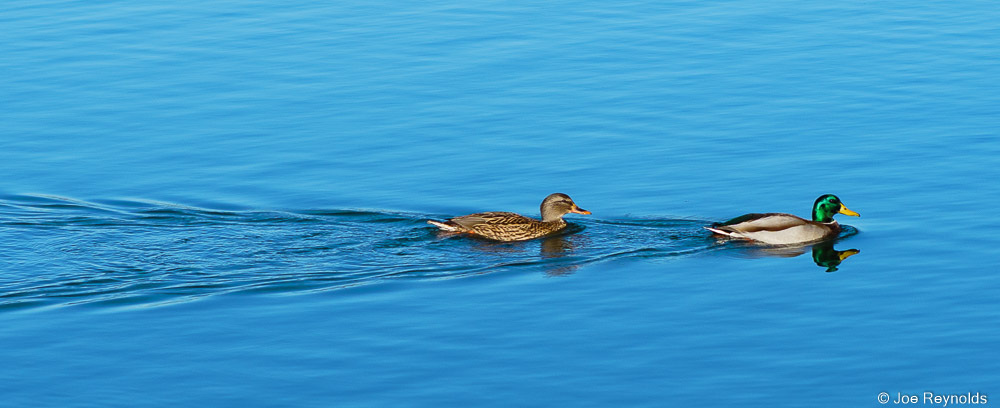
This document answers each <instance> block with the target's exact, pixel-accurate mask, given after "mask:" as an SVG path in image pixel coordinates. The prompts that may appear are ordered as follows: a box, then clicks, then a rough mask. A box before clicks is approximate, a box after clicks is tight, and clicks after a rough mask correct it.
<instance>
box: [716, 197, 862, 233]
mask: <svg viewBox="0 0 1000 408" xmlns="http://www.w3.org/2000/svg"><path fill="white" fill-rule="evenodd" d="M837 213H841V214H845V215H851V216H855V217H860V216H861V215H860V214H858V213H856V212H854V211H851V210H848V209H847V207H846V206H844V204H843V203H841V202H840V199H839V198H837V196H835V195H833V194H825V195H822V196H820V197H819V198H817V199H816V203H815V204H813V216H812V221H807V220H804V219H802V218H799V217H796V216H794V215H791V214H783V213H767V214H747V215H744V216H741V217H736V218H733V219H731V220H729V221H726V222H723V223H715V224H712V226H711V227H705V229H707V230H709V231H712V232H714V233H716V234H719V235H725V236H727V237H731V238H739V239H749V240H753V241H758V242H762V243H765V244H771V245H789V244H802V243H807V242H813V241H821V240H825V239H829V238H833V237H835V236H837V234H839V233H840V224H837V221H834V219H833V216H834V214H837Z"/></svg>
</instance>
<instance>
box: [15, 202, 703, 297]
mask: <svg viewBox="0 0 1000 408" xmlns="http://www.w3.org/2000/svg"><path fill="white" fill-rule="evenodd" d="M429 218H443V217H442V216H441V215H440V214H417V213H399V212H381V211H371V210H303V211H231V210H215V209H206V208H196V207H191V206H184V205H179V204H174V203H163V202H152V201H142V200H133V201H128V200H116V201H104V202H100V203H91V202H85V201H80V200H75V199H70V198H64V197H56V196H42V195H18V196H6V197H0V231H3V232H2V235H0V250H3V251H4V254H5V257H4V260H3V275H2V276H0V308H2V309H12V308H23V307H36V306H43V305H65V304H94V305H132V304H164V303H174V302H180V301H188V300H192V299H198V298H201V297H204V296H211V295H218V294H225V293H233V292H251V293H275V292H295V291H316V290H331V289H338V288H345V287H351V286H357V285H363V284H371V283H375V282H379V281H382V280H386V279H450V278H457V277H463V276H469V275H476V274H483V273H496V272H501V271H533V272H536V271H537V272H543V273H545V274H548V275H550V276H559V275H566V274H570V273H573V272H574V271H575V270H576V269H578V268H580V267H581V266H583V265H586V264H589V263H593V262H600V261H606V260H610V259H619V258H644V259H648V258H664V259H668V258H671V257H677V256H685V255H690V254H693V253H698V252H702V251H708V250H712V249H715V248H717V247H718V243H717V242H716V241H715V240H714V239H711V238H710V237H708V236H707V234H706V233H705V232H704V230H703V229H702V228H701V227H702V226H704V225H706V224H707V221H700V220H683V219H657V218H620V219H600V218H592V217H587V218H584V219H580V218H576V219H574V220H573V222H572V223H571V224H570V227H569V228H568V229H567V230H566V232H565V233H563V234H561V235H557V236H552V237H548V238H544V239H540V240H534V241H527V242H514V243H498V242H492V241H486V240H480V239H475V238H470V237H467V236H455V235H451V234H444V233H440V232H438V231H437V230H436V228H434V227H432V226H430V225H427V224H426V223H425V220H427V219H429Z"/></svg>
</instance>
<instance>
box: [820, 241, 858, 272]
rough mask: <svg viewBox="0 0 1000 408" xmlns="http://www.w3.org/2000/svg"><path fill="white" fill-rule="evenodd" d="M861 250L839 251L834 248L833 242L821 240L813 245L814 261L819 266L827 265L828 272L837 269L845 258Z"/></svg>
mask: <svg viewBox="0 0 1000 408" xmlns="http://www.w3.org/2000/svg"><path fill="white" fill-rule="evenodd" d="M859 252H861V251H859V250H857V249H848V250H846V251H838V250H836V249H833V242H830V241H827V242H821V243H819V244H816V245H813V247H812V256H813V262H815V263H816V265H817V266H823V267H826V268H827V269H826V271H827V272H833V271H836V270H837V266H838V265H840V263H841V262H844V260H845V259H847V258H848V257H850V256H851V255H854V254H857V253H859Z"/></svg>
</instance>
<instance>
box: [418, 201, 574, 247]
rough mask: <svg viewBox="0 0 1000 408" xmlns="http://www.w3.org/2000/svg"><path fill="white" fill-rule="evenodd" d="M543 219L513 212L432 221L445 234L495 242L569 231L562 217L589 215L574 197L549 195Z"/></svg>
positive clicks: (486, 213)
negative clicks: (462, 234)
mask: <svg viewBox="0 0 1000 408" xmlns="http://www.w3.org/2000/svg"><path fill="white" fill-rule="evenodd" d="M541 209H542V220H541V221H539V220H536V219H534V218H528V217H525V216H523V215H519V214H515V213H511V212H501V211H493V212H483V213H476V214H470V215H463V216H461V217H455V218H452V219H450V220H448V221H445V222H440V221H434V220H429V221H427V223H428V224H432V225H435V226H437V227H438V228H441V230H442V231H448V232H458V233H463V232H464V233H469V234H472V235H475V236H479V237H483V238H488V239H492V240H496V241H524V240H527V239H534V238H538V237H542V236H545V235H549V234H552V233H554V232H557V231H559V230H561V229H563V228H566V221H563V219H562V217H563V215H566V214H568V213H576V214H590V211H587V210H584V209H581V208H580V207H577V205H576V203H574V202H573V199H572V198H569V196H568V195H566V194H562V193H555V194H550V195H549V196H548V197H545V200H543V201H542V206H541Z"/></svg>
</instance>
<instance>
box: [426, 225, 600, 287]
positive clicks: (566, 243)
mask: <svg viewBox="0 0 1000 408" xmlns="http://www.w3.org/2000/svg"><path fill="white" fill-rule="evenodd" d="M584 229H585V227H583V226H582V225H578V224H574V223H570V224H569V225H568V226H567V227H566V228H565V229H564V230H562V231H560V232H559V233H558V234H555V235H551V236H548V237H543V238H539V239H533V240H527V241H517V242H499V241H493V240H489V239H484V238H480V237H477V236H473V235H469V234H455V233H452V232H438V233H437V237H438V239H447V238H461V239H463V240H464V242H467V243H468V245H469V246H468V248H469V249H472V250H474V251H475V252H476V253H478V254H480V255H483V256H486V257H488V258H487V259H490V258H489V257H496V260H500V261H501V263H498V264H495V266H500V265H540V266H542V268H544V270H545V274H546V275H549V276H563V275H569V274H572V273H573V271H575V270H576V269H578V268H580V267H581V266H582V264H581V263H579V262H574V261H575V259H570V258H567V256H568V255H571V254H573V252H574V251H575V250H577V249H579V248H584V247H586V237H585V236H583V235H581V234H578V233H579V232H580V231H583V230H584ZM536 248H537V249H536ZM535 254H537V255H535Z"/></svg>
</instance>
